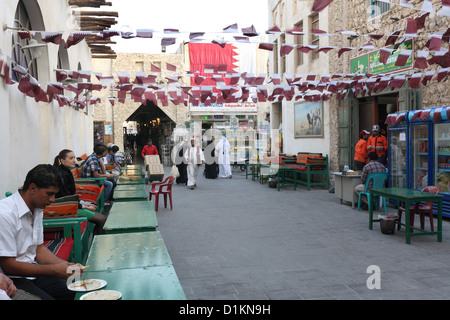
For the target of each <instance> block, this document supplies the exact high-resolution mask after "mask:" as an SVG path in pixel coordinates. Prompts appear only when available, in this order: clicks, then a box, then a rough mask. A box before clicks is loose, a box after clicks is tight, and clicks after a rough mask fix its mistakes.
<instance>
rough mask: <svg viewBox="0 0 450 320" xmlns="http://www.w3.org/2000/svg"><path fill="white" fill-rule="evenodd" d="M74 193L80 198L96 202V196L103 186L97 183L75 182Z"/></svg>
mask: <svg viewBox="0 0 450 320" xmlns="http://www.w3.org/2000/svg"><path fill="white" fill-rule="evenodd" d="M75 187H76V191H75V192H76V194H77V195H78V196H79V197H80V199H81V200H84V201H89V202H93V203H96V202H97V199H98V196H99V195H100V194H101V193H102V192H103V189H104V186H103V185H102V186H101V187H100V186H99V185H97V184H89V183H86V184H83V183H79V182H77V183H76V185H75Z"/></svg>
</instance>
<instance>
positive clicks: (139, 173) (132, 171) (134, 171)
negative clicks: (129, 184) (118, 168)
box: [122, 168, 145, 176]
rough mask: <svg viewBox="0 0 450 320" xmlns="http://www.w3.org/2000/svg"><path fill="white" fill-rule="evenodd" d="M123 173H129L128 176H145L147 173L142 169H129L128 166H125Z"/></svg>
mask: <svg viewBox="0 0 450 320" xmlns="http://www.w3.org/2000/svg"><path fill="white" fill-rule="evenodd" d="M122 171H123V174H125V175H128V176H145V173H144V172H142V169H141V168H139V169H134V168H132V169H127V168H123V169H122Z"/></svg>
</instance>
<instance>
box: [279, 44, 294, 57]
mask: <svg viewBox="0 0 450 320" xmlns="http://www.w3.org/2000/svg"><path fill="white" fill-rule="evenodd" d="M294 48H295V45H289V44H283V45H282V46H281V48H280V55H281V56H284V55H287V54H289V53H291V51H292V50H293V49H294Z"/></svg>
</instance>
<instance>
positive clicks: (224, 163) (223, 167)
mask: <svg viewBox="0 0 450 320" xmlns="http://www.w3.org/2000/svg"><path fill="white" fill-rule="evenodd" d="M216 155H217V156H218V160H219V177H221V178H229V179H231V177H232V174H231V165H230V143H229V142H228V139H227V138H226V137H225V136H223V137H222V139H221V140H220V141H219V143H217V145H216Z"/></svg>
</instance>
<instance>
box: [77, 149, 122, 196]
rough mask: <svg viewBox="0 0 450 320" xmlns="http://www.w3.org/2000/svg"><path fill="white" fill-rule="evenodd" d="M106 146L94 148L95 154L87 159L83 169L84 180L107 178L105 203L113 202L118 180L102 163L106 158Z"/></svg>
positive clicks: (105, 182)
mask: <svg viewBox="0 0 450 320" xmlns="http://www.w3.org/2000/svg"><path fill="white" fill-rule="evenodd" d="M106 153H107V150H106V146H105V145H103V144H97V145H95V147H94V153H92V154H91V155H90V156H89V157H88V158H87V159H86V162H85V164H84V167H83V172H82V173H81V177H83V178H102V177H104V178H106V179H107V180H105V181H104V182H103V184H104V186H105V201H112V199H113V198H112V194H113V189H114V187H115V186H116V180H115V179H114V176H113V174H112V173H108V172H106V170H105V169H104V168H105V166H104V165H103V163H102V162H101V160H100V159H101V158H103V157H104V156H106Z"/></svg>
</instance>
